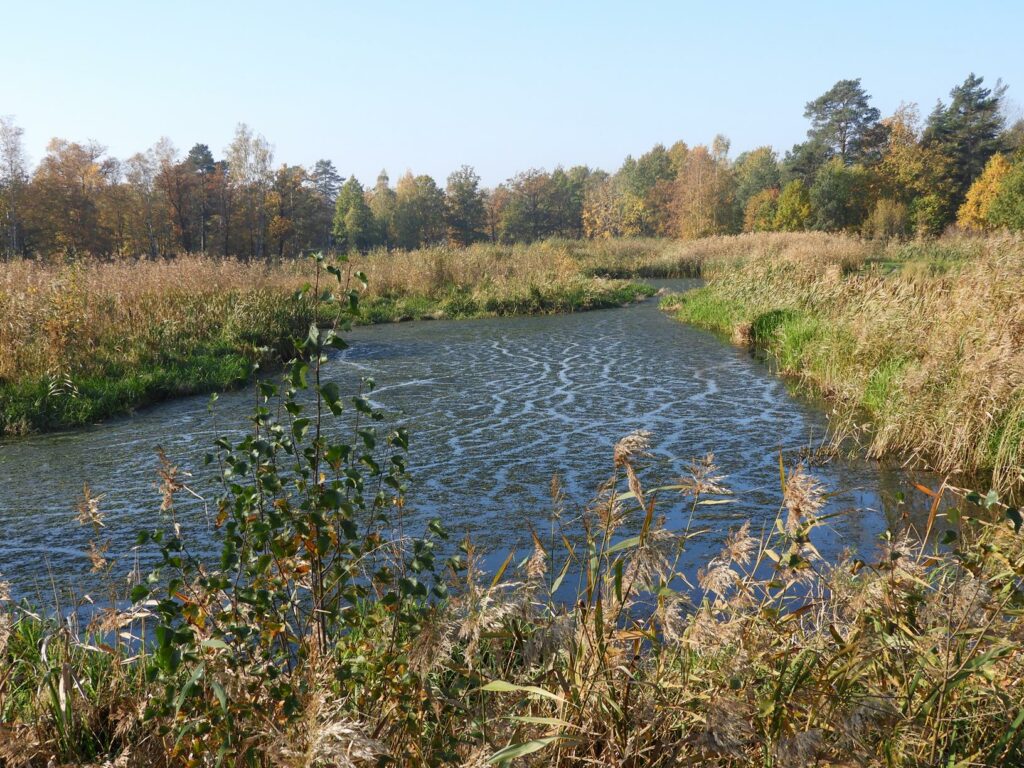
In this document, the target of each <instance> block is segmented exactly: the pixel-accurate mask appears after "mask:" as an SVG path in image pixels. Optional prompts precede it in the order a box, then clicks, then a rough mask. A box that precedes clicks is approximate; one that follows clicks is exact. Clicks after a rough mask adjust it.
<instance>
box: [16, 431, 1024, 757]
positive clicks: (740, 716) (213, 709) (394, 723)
mask: <svg viewBox="0 0 1024 768" xmlns="http://www.w3.org/2000/svg"><path fill="white" fill-rule="evenodd" d="M650 439H651V438H650V436H649V435H646V434H639V433H638V434H634V435H630V436H628V437H627V438H625V439H624V440H622V441H620V442H619V443H618V445H617V446H616V450H615V470H614V475H613V477H612V478H611V479H610V480H609V482H608V483H606V484H605V486H603V487H602V489H601V490H600V492H599V494H598V498H597V500H596V501H595V502H594V503H593V504H592V505H591V507H590V510H589V512H588V513H586V514H585V516H584V519H585V521H586V522H587V525H588V533H587V537H586V541H584V542H582V543H578V540H577V539H575V538H574V537H571V536H567V537H565V538H563V537H561V535H560V533H556V534H555V535H553V536H552V539H551V540H552V542H556V541H561V545H559V546H554V545H553V544H552V545H549V546H548V547H545V546H544V545H543V543H542V542H541V540H540V538H539V537H537V536H535V537H534V539H533V541H534V544H533V549H532V551H531V552H530V553H529V554H528V555H527V556H526V557H524V558H523V559H522V561H521V563H520V565H519V566H518V568H517V567H516V566H515V565H514V564H510V563H512V560H511V559H510V561H509V563H506V565H508V567H509V571H508V573H507V575H505V576H502V577H501V578H498V579H495V578H494V577H493V575H491V574H484V573H481V572H480V571H479V569H478V560H479V557H478V554H477V553H476V552H475V550H474V548H473V546H472V545H471V544H470V543H468V542H467V543H466V544H465V545H464V547H463V550H464V551H465V553H466V555H467V560H466V565H467V566H468V567H467V568H466V569H465V571H464V572H463V573H462V574H461V575H458V576H457V575H453V576H452V577H451V579H450V580H449V590H450V592H449V594H450V596H449V597H448V598H447V599H444V600H435V601H431V602H428V603H426V604H423V605H422V607H421V609H419V610H420V613H419V614H418V618H416V619H415V622H414V623H413V624H409V623H408V622H409V618H408V616H407V617H406V618H405V619H403V620H402V621H403V623H397V622H398V617H397V616H396V615H394V614H392V613H389V611H388V610H387V609H384V610H377V609H375V608H374V607H373V606H372V605H371V604H367V605H364V606H361V607H360V608H359V609H358V610H359V611H360V612H361V615H362V616H364V619H363V623H362V624H360V625H357V626H358V629H356V630H354V631H352V632H351V633H350V634H346V635H343V636H339V637H336V638H333V640H332V642H333V646H332V647H331V648H329V649H326V650H325V649H321V650H319V651H318V652H317V660H316V661H315V663H313V664H310V665H306V666H304V667H301V668H298V669H297V670H296V672H295V673H294V674H295V675H296V676H299V677H297V678H296V679H293V680H292V681H291V682H292V683H294V684H297V685H299V687H300V689H301V691H302V693H301V695H300V696H299V697H298V706H299V710H298V712H297V713H296V715H295V717H294V718H293V719H291V720H289V721H287V722H286V721H283V720H282V721H280V722H277V721H272V720H268V721H267V725H266V728H265V729H264V730H263V731H259V732H261V733H263V734H264V738H263V740H262V741H261V742H260V743H259V744H258V745H256V746H254V750H255V751H254V753H253V758H252V761H253V762H252V764H253V765H324V766H327V765H353V766H363V765H366V766H369V765H374V764H376V761H377V760H378V759H379V758H380V757H382V756H383V757H389V758H391V759H393V760H395V761H397V762H398V763H400V764H403V763H404V764H412V763H416V764H434V765H469V764H475V765H483V764H485V760H486V758H487V757H488V756H496V758H499V759H500V758H501V757H502V756H503V755H504V756H512V755H521V757H520V759H519V762H516V763H514V764H522V765H538V766H539V765H544V766H577V765H578V766H584V765H628V766H633V765H651V766H676V765H680V764H694V765H697V764H700V765H716V766H763V765H777V766H794V768H795V767H797V766H801V767H802V766H809V765H867V766H889V765H906V766H911V765H937V764H943V765H945V764H958V763H963V764H970V765H979V766H996V765H1016V764H1021V761H1022V760H1024V746H1022V745H1024V739H1022V736H1024V733H1022V730H1021V728H1022V716H1021V711H1022V710H1021V703H1022V702H1024V645H1022V642H1024V618H1022V613H1021V611H1020V605H1019V604H1020V602H1021V599H1022V598H1021V593H1020V583H1019V580H1020V578H1021V564H1022V563H1024V535H1022V534H1020V533H1017V532H1015V531H1014V530H1013V528H1012V527H1011V526H1007V525H1004V524H1002V523H991V522H974V523H972V524H970V525H966V526H964V527H963V532H962V534H961V536H962V539H961V540H960V541H959V543H958V545H957V548H956V549H953V550H949V549H946V550H936V549H932V548H926V545H924V544H922V543H921V542H920V539H919V538H918V537H917V536H916V535H915V534H914V532H912V531H901V532H894V533H893V534H892V535H889V536H887V537H886V538H885V540H884V546H883V547H881V548H880V552H879V554H878V557H877V560H875V561H874V562H873V563H867V562H864V561H862V560H860V559H856V558H853V557H842V558H840V559H838V560H837V561H836V562H833V563H826V562H823V561H820V560H817V561H815V563H814V564H813V567H808V566H807V564H806V563H804V562H803V561H802V560H800V559H799V558H798V556H797V554H796V553H799V552H802V551H803V548H804V547H805V546H807V545H809V543H810V541H811V539H812V538H813V536H814V532H815V530H816V528H817V526H818V525H819V523H820V518H819V515H820V513H821V508H822V495H823V493H824V490H825V489H824V488H822V487H821V485H820V483H819V482H818V481H817V480H815V479H814V478H813V476H812V475H811V474H810V472H809V471H808V470H807V469H806V468H803V467H795V468H793V469H791V470H790V471H789V472H787V473H785V476H784V484H783V492H782V495H781V499H780V504H779V509H778V514H779V521H780V522H779V524H778V525H777V526H776V528H775V529H774V530H773V531H772V532H771V533H770V534H769V535H767V537H766V538H763V539H758V538H757V537H755V536H754V535H753V534H752V533H751V526H750V524H749V523H744V524H742V525H740V526H739V527H737V528H736V529H734V530H732V531H731V532H730V533H729V534H728V535H727V536H726V537H725V539H724V541H723V542H722V545H721V549H720V551H719V552H718V553H717V554H716V555H715V556H714V557H713V558H711V559H710V560H709V561H708V562H706V563H705V564H704V565H703V567H701V568H700V572H699V575H698V585H697V586H696V588H689V587H687V585H686V584H685V582H684V580H683V578H682V577H681V576H680V575H679V574H678V572H677V561H678V554H679V552H680V551H681V550H682V549H683V548H685V547H686V546H687V541H688V539H689V537H690V534H688V533H687V532H686V531H681V530H674V529H671V528H669V527H668V526H667V524H666V522H665V521H666V519H676V520H678V519H683V520H685V518H686V516H687V514H688V513H689V511H693V510H696V514H698V515H699V510H700V509H701V508H702V506H703V505H704V504H707V503H714V502H716V501H722V500H725V498H726V497H727V495H728V490H727V489H726V487H725V480H724V478H722V477H720V476H719V475H718V472H717V470H716V469H715V467H714V464H713V461H712V460H711V459H710V457H708V458H707V459H705V460H703V461H699V462H695V463H694V464H693V466H692V467H691V472H690V477H689V478H688V480H687V481H686V482H684V483H681V484H677V485H671V486H665V487H660V488H656V487H648V485H647V484H646V483H645V482H644V478H645V475H646V474H647V472H648V470H645V469H644V468H643V467H642V466H641V464H640V463H639V462H640V461H641V459H642V458H643V456H644V454H645V453H646V452H647V450H648V446H649V442H650ZM162 471H163V472H164V473H166V471H167V467H166V466H165V467H164V469H163V470H162ZM164 479H165V480H166V477H165V478H164ZM165 490H167V491H168V492H170V493H174V492H175V491H176V490H178V488H174V489H165ZM680 491H682V494H680ZM552 495H553V502H554V504H555V507H556V509H555V513H556V517H557V518H558V519H556V520H555V523H554V524H555V525H556V527H557V526H558V525H560V522H559V521H560V518H561V514H562V504H563V503H564V500H563V498H562V492H561V490H560V488H559V487H558V486H557V484H555V485H553V493H552ZM940 502H941V499H940ZM677 505H681V508H676V506H677ZM936 509H937V516H938V518H939V519H940V520H941V519H942V515H943V514H944V512H943V508H942V506H941V503H938V504H937V505H936ZM80 513H81V515H82V517H83V520H84V521H85V522H87V523H88V524H90V525H95V526H96V530H97V531H98V530H99V524H100V523H101V522H102V520H101V519H100V518H99V514H100V513H99V509H98V506H97V505H96V503H95V499H94V497H92V496H91V494H90V493H89V492H88V489H86V492H85V496H84V499H83V502H82V505H81V507H80ZM783 521H786V522H783ZM574 542H576V543H574ZM563 563H564V566H563ZM576 574H578V578H579V579H580V583H579V588H578V590H577V592H576V596H575V597H574V598H572V599H566V598H565V595H564V592H563V593H562V594H561V597H557V598H556V596H555V593H556V592H557V591H558V590H559V589H560V584H561V582H562V580H563V579H564V578H569V579H572V578H574V577H575V575H576ZM552 577H554V578H552ZM189 599H190V600H192V599H193V598H189ZM147 615H148V613H147V611H146V610H145V607H144V606H139V607H137V608H136V609H134V610H133V611H125V610H122V611H113V610H112V611H108V612H106V613H103V614H101V617H102V618H101V619H100V620H98V621H97V623H96V625H95V626H94V627H93V629H94V630H95V631H97V632H99V633H100V635H99V636H102V634H103V633H104V632H106V633H109V632H127V633H129V635H130V636H135V637H138V636H139V630H138V628H137V625H138V624H139V623H140V622H142V621H145V620H146V616H147ZM195 630H196V631H199V632H201V628H200V627H196V628H195ZM389 649H393V650H389ZM136 651H137V646H134V645H120V646H118V647H116V648H114V647H111V646H108V645H106V644H105V643H103V642H100V641H99V640H97V639H91V638H86V637H84V636H79V635H77V634H76V633H74V632H70V631H69V630H68V628H67V627H65V626H63V625H62V624H60V623H57V622H53V621H49V620H43V619H39V618H36V617H35V616H34V614H32V613H30V612H28V611H27V610H25V609H24V608H16V607H14V606H12V605H11V604H10V602H9V601H8V600H7V595H6V592H5V591H4V587H3V585H2V584H0V722H2V723H3V724H2V725H0V737H2V738H0V764H3V765H5V766H32V765H47V764H49V763H57V762H64V763H68V762H83V761H88V760H92V761H93V762H94V764H97V765H98V764H100V763H103V761H104V760H106V761H107V762H106V763H103V764H104V765H119V766H121V765H124V766H129V765H156V766H160V765H168V766H169V765H192V764H199V765H205V764H207V762H210V763H211V764H212V758H211V760H209V761H208V760H207V759H206V756H191V757H189V756H187V755H182V754H175V753H174V751H173V748H172V747H173V745H172V743H171V742H169V741H168V740H167V739H166V738H162V737H161V736H160V733H161V731H160V728H161V727H162V725H161V722H160V721H156V722H153V721H145V720H144V707H145V701H146V699H147V697H148V696H149V695H150V693H151V692H152V690H153V686H154V685H157V683H155V682H154V681H153V679H152V678H151V676H148V675H147V669H149V668H150V665H151V660H150V657H148V656H146V655H142V656H138V655H133V656H129V655H128V654H129V653H135V652H136ZM207 653H208V654H209V655H208V656H207V657H206V658H207V661H206V663H207V667H208V669H211V670H212V669H213V668H214V665H215V664H216V662H217V656H216V655H215V653H214V651H212V650H208V651H207ZM256 661H257V659H254V663H255V662H256ZM355 670H358V672H357V673H356V672H354V671H355ZM342 672H344V673H342ZM233 674H236V675H237V673H233ZM267 674H271V671H270V670H266V669H261V668H259V667H258V665H257V666H254V667H253V668H252V669H251V670H249V671H247V672H245V673H244V674H243V675H242V677H239V678H237V679H236V678H235V677H230V676H229V677H228V678H226V683H225V686H226V691H227V693H226V695H227V697H228V698H229V700H230V701H231V702H232V705H233V706H234V702H235V701H236V698H238V699H243V700H244V697H246V696H247V695H249V694H248V693H247V691H251V690H255V686H256V683H257V681H258V680H259V679H260V676H261V675H267ZM273 674H275V675H279V674H281V673H280V671H275V672H273ZM353 675H355V676H353ZM209 707H210V708H209V713H210V714H209V717H211V718H217V717H219V716H220V715H219V713H220V711H221V710H220V705H219V704H218V702H217V700H216V699H215V698H211V700H210V702H209ZM233 711H235V712H236V715H235V716H236V717H241V716H243V713H245V712H247V711H249V710H246V709H245V708H244V707H240V708H236V709H235V710H233ZM249 716H251V717H262V716H263V714H262V713H260V712H258V711H255V710H254V711H251V712H250V713H249ZM197 727H201V723H199V724H197ZM250 732H253V731H252V730H251V729H250ZM964 761H966V762H964Z"/></svg>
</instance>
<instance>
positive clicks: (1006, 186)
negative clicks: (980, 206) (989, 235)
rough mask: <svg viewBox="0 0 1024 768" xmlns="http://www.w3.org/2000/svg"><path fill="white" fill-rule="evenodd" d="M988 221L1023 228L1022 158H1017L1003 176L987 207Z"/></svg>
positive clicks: (995, 225)
mask: <svg viewBox="0 0 1024 768" xmlns="http://www.w3.org/2000/svg"><path fill="white" fill-rule="evenodd" d="M988 222H989V224H990V225H991V226H993V227H1006V228H1007V229H1012V230H1014V231H1016V232H1020V231H1022V230H1024V159H1019V160H1017V162H1016V163H1014V164H1013V167H1012V168H1010V170H1009V172H1008V173H1007V174H1006V176H1004V177H1003V180H1002V183H1001V184H1000V185H999V189H998V191H997V192H996V194H995V197H994V198H993V199H992V203H991V204H990V205H989V207H988Z"/></svg>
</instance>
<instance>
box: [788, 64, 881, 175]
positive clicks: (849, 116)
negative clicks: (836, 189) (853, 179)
mask: <svg viewBox="0 0 1024 768" xmlns="http://www.w3.org/2000/svg"><path fill="white" fill-rule="evenodd" d="M870 100H871V97H870V96H869V95H868V94H867V93H866V92H865V91H864V89H863V88H862V87H861V84H860V78H857V79H856V80H840V81H839V82H837V83H836V84H835V85H833V86H832V87H831V88H830V89H829V90H828V91H826V92H825V93H823V94H822V95H821V96H819V97H818V98H816V99H815V100H814V101H809V102H807V105H806V108H805V109H804V117H806V118H808V119H809V120H810V121H811V128H810V130H808V131H807V137H808V139H810V141H811V142H813V143H815V144H817V145H820V146H822V147H824V148H825V149H826V154H827V156H828V157H838V158H839V159H840V160H841V161H842V162H843V164H845V165H850V164H852V163H855V162H858V161H860V160H862V159H863V158H864V155H865V153H866V152H867V151H868V150H869V149H870V144H871V142H870V141H869V139H874V138H876V137H875V128H876V126H877V124H878V118H879V116H880V115H879V112H878V110H877V109H876V108H875V107H872V106H871V105H870V103H869V102H870Z"/></svg>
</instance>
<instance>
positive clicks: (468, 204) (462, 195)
mask: <svg viewBox="0 0 1024 768" xmlns="http://www.w3.org/2000/svg"><path fill="white" fill-rule="evenodd" d="M445 220H446V223H447V225H448V239H449V240H451V241H452V242H453V243H455V244H456V245H469V244H470V243H473V242H476V241H477V240H481V239H482V238H483V237H484V224H485V215H484V195H483V191H482V190H481V189H480V177H479V176H477V174H476V171H474V170H473V169H472V168H471V167H470V166H468V165H464V166H462V168H460V169H459V170H457V171H455V172H454V173H452V174H451V175H450V176H448V186H447V187H446V188H445Z"/></svg>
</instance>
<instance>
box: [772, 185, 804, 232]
mask: <svg viewBox="0 0 1024 768" xmlns="http://www.w3.org/2000/svg"><path fill="white" fill-rule="evenodd" d="M810 218H811V197H810V195H809V194H808V192H807V187H806V186H805V185H804V183H803V182H802V181H800V180H799V179H794V180H793V181H791V182H789V184H787V185H786V186H785V187H783V188H782V192H781V193H780V194H779V206H778V210H777V211H776V213H775V226H774V228H775V229H777V230H779V231H780V232H799V231H800V230H802V229H806V228H807V223H808V221H809V220H810Z"/></svg>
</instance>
